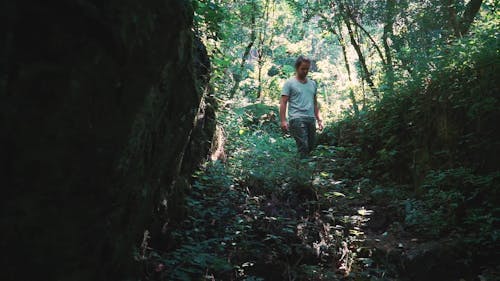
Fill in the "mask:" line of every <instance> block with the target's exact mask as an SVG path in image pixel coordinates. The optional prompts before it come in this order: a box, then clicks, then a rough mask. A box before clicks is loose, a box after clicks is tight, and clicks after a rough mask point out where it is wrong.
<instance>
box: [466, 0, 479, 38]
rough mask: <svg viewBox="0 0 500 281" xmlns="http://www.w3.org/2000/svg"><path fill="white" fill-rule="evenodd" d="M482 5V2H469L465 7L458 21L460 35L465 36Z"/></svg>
mask: <svg viewBox="0 0 500 281" xmlns="http://www.w3.org/2000/svg"><path fill="white" fill-rule="evenodd" d="M482 3H483V1H482V0H471V1H470V2H469V3H468V4H467V6H466V7H465V12H464V15H463V16H462V19H461V20H460V33H461V34H462V35H464V34H466V33H467V32H468V31H469V29H470V26H471V25H472V22H473V21H474V18H475V17H476V15H477V13H478V12H479V9H480V8H481V4H482Z"/></svg>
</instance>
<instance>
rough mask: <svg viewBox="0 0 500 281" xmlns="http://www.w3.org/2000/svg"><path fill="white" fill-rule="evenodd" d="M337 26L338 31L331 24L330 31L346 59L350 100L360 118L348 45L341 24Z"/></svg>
mask: <svg viewBox="0 0 500 281" xmlns="http://www.w3.org/2000/svg"><path fill="white" fill-rule="evenodd" d="M321 17H322V18H323V19H324V20H325V21H326V22H329V20H328V19H327V18H326V17H325V16H324V15H321ZM337 24H338V31H337V30H336V29H335V27H334V26H333V23H330V26H329V27H328V30H329V31H330V32H331V33H333V35H335V37H336V38H337V41H338V42H339V44H340V47H341V49H342V57H343V59H344V66H345V69H346V70H347V79H348V80H349V98H350V99H351V102H352V107H353V110H354V114H355V115H356V116H358V115H359V106H358V102H357V101H356V97H355V96H354V91H353V90H352V78H351V67H350V65H349V59H348V58H347V44H346V43H345V40H344V36H342V32H341V27H340V23H338V22H337Z"/></svg>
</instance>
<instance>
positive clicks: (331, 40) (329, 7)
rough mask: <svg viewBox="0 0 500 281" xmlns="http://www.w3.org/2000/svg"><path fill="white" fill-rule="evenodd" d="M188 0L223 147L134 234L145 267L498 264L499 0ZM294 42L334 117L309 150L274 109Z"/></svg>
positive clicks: (291, 271)
mask: <svg viewBox="0 0 500 281" xmlns="http://www.w3.org/2000/svg"><path fill="white" fill-rule="evenodd" d="M193 5H194V7H195V18H194V20H195V29H196V31H197V33H198V34H199V36H200V37H202V39H203V41H204V42H205V44H206V45H207V47H208V50H209V53H210V56H211V58H212V66H213V67H212V68H213V69H212V82H211V83H212V87H213V88H214V90H215V96H216V99H217V100H218V102H219V112H218V122H219V128H218V132H219V133H218V134H217V135H218V136H219V139H218V141H217V143H219V147H215V148H214V152H216V151H217V153H214V158H217V160H215V159H214V161H211V162H207V163H206V164H205V165H204V166H203V167H201V168H200V171H199V172H198V173H196V174H195V175H193V184H192V190H191V192H190V194H189V195H188V197H187V198H186V202H185V204H186V205H187V209H188V216H187V218H186V220H185V221H184V222H182V224H179V225H170V226H168V227H165V235H166V237H168V238H166V241H165V243H166V244H167V246H166V249H162V250H161V251H160V250H159V249H152V250H151V249H149V250H148V249H143V251H142V253H143V261H144V265H145V275H146V276H147V277H148V278H153V279H161V280H337V279H339V280H340V279H342V278H348V279H349V280H433V279H434V280H458V279H460V278H463V279H464V280H495V279H497V278H499V276H500V275H499V270H500V269H499V268H498V267H496V268H495V266H497V265H498V261H499V260H500V256H499V254H498V251H497V248H498V244H499V240H500V194H499V192H500V190H499V186H500V170H499V165H498V161H497V157H498V155H500V133H499V132H498V130H497V129H496V128H497V122H498V120H500V110H499V108H500V94H499V93H500V92H499V89H498V84H497V81H500V77H499V75H498V73H499V69H498V65H499V50H500V49H499V33H498V29H499V23H500V16H499V12H498V10H497V7H498V5H497V1H427V0H419V1H406V0H403V1H394V0H385V1H381V0H375V1H368V0H350V1H344V0H327V1H320V0H318V1H303V0H298V1H278V0H252V1H215V0H205V1H201V0H200V1H194V2H193ZM300 54H305V55H307V56H309V57H311V58H312V59H313V64H312V72H311V73H310V77H312V79H314V80H316V81H317V82H318V83H319V85H321V86H320V102H321V105H322V107H321V111H322V115H323V117H324V119H325V120H327V121H328V124H327V125H328V126H327V127H326V128H325V130H324V131H323V132H322V133H321V134H320V135H319V146H318V148H317V149H316V150H315V151H314V153H313V156H312V158H311V159H309V160H305V161H304V160H303V161H301V160H299V159H298V158H297V157H296V155H295V146H294V143H293V140H292V139H291V138H290V137H289V136H287V135H284V134H283V132H281V130H280V128H279V123H278V119H279V114H278V113H277V104H278V99H279V97H280V89H281V85H282V83H283V81H284V79H286V78H288V77H289V76H291V75H293V72H294V69H293V66H292V65H293V62H294V59H295V58H296V57H297V56H298V55H300ZM214 143H215V141H214ZM163 250H164V251H163Z"/></svg>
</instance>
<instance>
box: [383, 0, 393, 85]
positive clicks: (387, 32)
mask: <svg viewBox="0 0 500 281" xmlns="http://www.w3.org/2000/svg"><path fill="white" fill-rule="evenodd" d="M395 5H396V1H395V0H387V1H386V2H385V11H386V14H385V24H384V32H383V34H382V44H383V45H384V52H385V59H386V64H385V71H386V75H387V76H386V77H387V78H386V79H387V85H388V88H389V89H388V92H389V93H393V92H394V67H393V65H392V54H391V48H390V46H389V42H388V40H389V38H390V37H391V36H392V32H393V25H394V8H395Z"/></svg>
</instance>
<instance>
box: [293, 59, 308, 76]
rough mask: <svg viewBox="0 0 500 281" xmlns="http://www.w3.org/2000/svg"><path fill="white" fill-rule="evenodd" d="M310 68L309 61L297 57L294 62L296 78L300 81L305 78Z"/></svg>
mask: <svg viewBox="0 0 500 281" xmlns="http://www.w3.org/2000/svg"><path fill="white" fill-rule="evenodd" d="M310 67H311V60H310V59H308V58H306V57H304V56H299V57H298V58H297V60H296V61H295V73H297V77H298V78H300V79H304V78H306V76H307V73H309V68H310Z"/></svg>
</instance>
